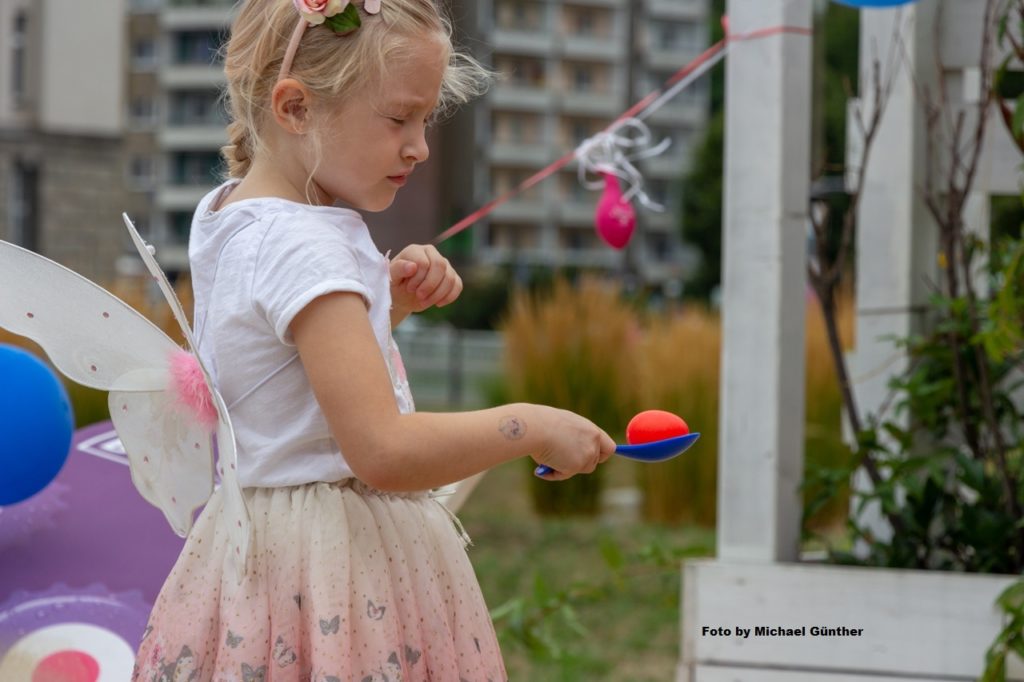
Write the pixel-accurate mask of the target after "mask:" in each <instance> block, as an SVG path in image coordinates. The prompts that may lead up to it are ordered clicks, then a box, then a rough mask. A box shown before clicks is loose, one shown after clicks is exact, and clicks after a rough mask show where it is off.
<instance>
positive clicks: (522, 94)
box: [488, 84, 555, 112]
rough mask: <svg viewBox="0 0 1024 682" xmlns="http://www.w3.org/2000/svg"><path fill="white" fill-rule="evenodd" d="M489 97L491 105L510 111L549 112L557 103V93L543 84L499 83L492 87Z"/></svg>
mask: <svg viewBox="0 0 1024 682" xmlns="http://www.w3.org/2000/svg"><path fill="white" fill-rule="evenodd" d="M488 97H489V99H490V102H491V106H493V107H494V108H496V109H507V110H509V111H536V112H547V111H549V110H551V109H552V108H553V107H554V104H555V93H553V92H552V91H550V90H546V89H544V88H543V87H542V86H536V87H528V86H522V85H505V84H499V85H496V86H494V88H492V89H491V93H490V95H489V96H488Z"/></svg>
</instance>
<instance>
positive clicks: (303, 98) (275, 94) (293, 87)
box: [270, 78, 312, 135]
mask: <svg viewBox="0 0 1024 682" xmlns="http://www.w3.org/2000/svg"><path fill="white" fill-rule="evenodd" d="M311 104H312V100H311V96H310V93H309V90H307V89H306V86H305V85H303V84H302V83H300V82H299V81H297V80H295V79H294V78H284V79H282V80H280V81H278V82H277V85H275V86H274V90H273V91H272V92H271V94H270V109H271V111H273V113H274V120H275V121H276V122H277V124H278V125H279V126H281V127H282V128H283V129H284V130H285V131H287V132H289V133H293V134H296V135H302V134H303V133H305V132H306V131H307V129H308V127H309V110H310V105H311Z"/></svg>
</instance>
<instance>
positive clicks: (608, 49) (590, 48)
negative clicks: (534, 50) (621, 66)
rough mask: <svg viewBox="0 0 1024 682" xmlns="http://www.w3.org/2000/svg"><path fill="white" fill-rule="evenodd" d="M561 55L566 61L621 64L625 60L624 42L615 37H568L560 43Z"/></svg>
mask: <svg viewBox="0 0 1024 682" xmlns="http://www.w3.org/2000/svg"><path fill="white" fill-rule="evenodd" d="M561 48H562V55H563V56H564V57H566V58H568V59H581V60H589V61H602V62H611V63H614V64H618V63H622V62H624V61H625V60H626V41H625V40H624V39H620V38H619V37H617V36H585V35H568V36H565V37H564V38H563V39H562V41H561Z"/></svg>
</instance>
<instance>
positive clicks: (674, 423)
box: [626, 410, 690, 445]
mask: <svg viewBox="0 0 1024 682" xmlns="http://www.w3.org/2000/svg"><path fill="white" fill-rule="evenodd" d="M689 432H690V427H689V426H687V425H686V422H684V421H683V420H682V418H681V417H678V416H676V415H674V414H672V413H671V412H665V411H664V410H645V411H644V412H641V413H640V414H638V415H636V416H635V417H633V418H632V419H630V420H629V425H628V426H627V427H626V442H627V443H629V444H630V445H640V444H641V443H653V442H654V441H657V440H665V439H666V438H676V437H678V436H685V435H686V434H688V433H689Z"/></svg>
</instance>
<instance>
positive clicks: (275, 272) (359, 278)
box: [252, 216, 373, 346]
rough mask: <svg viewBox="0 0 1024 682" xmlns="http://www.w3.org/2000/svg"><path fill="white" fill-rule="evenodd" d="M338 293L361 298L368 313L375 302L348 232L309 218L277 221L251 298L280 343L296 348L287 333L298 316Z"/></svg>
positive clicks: (263, 252) (265, 239) (263, 251)
mask: <svg viewBox="0 0 1024 682" xmlns="http://www.w3.org/2000/svg"><path fill="white" fill-rule="evenodd" d="M339 291H344V292H352V293H356V294H359V295H360V296H362V297H363V300H364V301H365V302H366V306H367V308H369V307H370V305H371V304H372V303H373V296H372V294H371V293H370V288H369V287H368V286H367V284H366V280H365V277H364V276H363V273H362V272H361V269H360V267H359V260H358V258H357V255H356V251H355V249H354V247H353V246H352V244H351V243H350V242H349V240H348V239H347V238H346V235H345V229H344V228H343V227H340V226H338V225H334V224H332V223H330V222H327V221H324V220H317V219H315V218H312V219H311V218H309V217H308V216H307V217H303V219H302V221H301V222H299V221H297V220H280V219H279V220H276V221H274V224H272V225H271V226H270V227H269V228H268V230H267V233H266V234H265V235H264V237H263V242H262V243H261V245H260V250H259V255H258V256H257V258H256V266H255V272H254V273H253V284H252V299H253V306H254V307H255V309H256V311H257V312H258V313H260V314H261V315H263V317H264V318H265V319H266V320H267V323H268V324H269V325H270V326H271V328H273V330H274V334H275V335H276V336H277V338H278V340H279V341H280V342H281V343H283V344H286V345H289V346H293V345H295V341H294V340H293V339H292V335H291V332H290V331H289V325H291V322H292V320H293V319H295V316H296V315H298V314H299V312H300V311H301V310H302V309H303V308H305V307H306V306H307V305H309V304H310V303H311V302H312V301H313V300H314V299H316V298H318V297H320V296H323V295H324V294H330V293H334V292H339Z"/></svg>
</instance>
